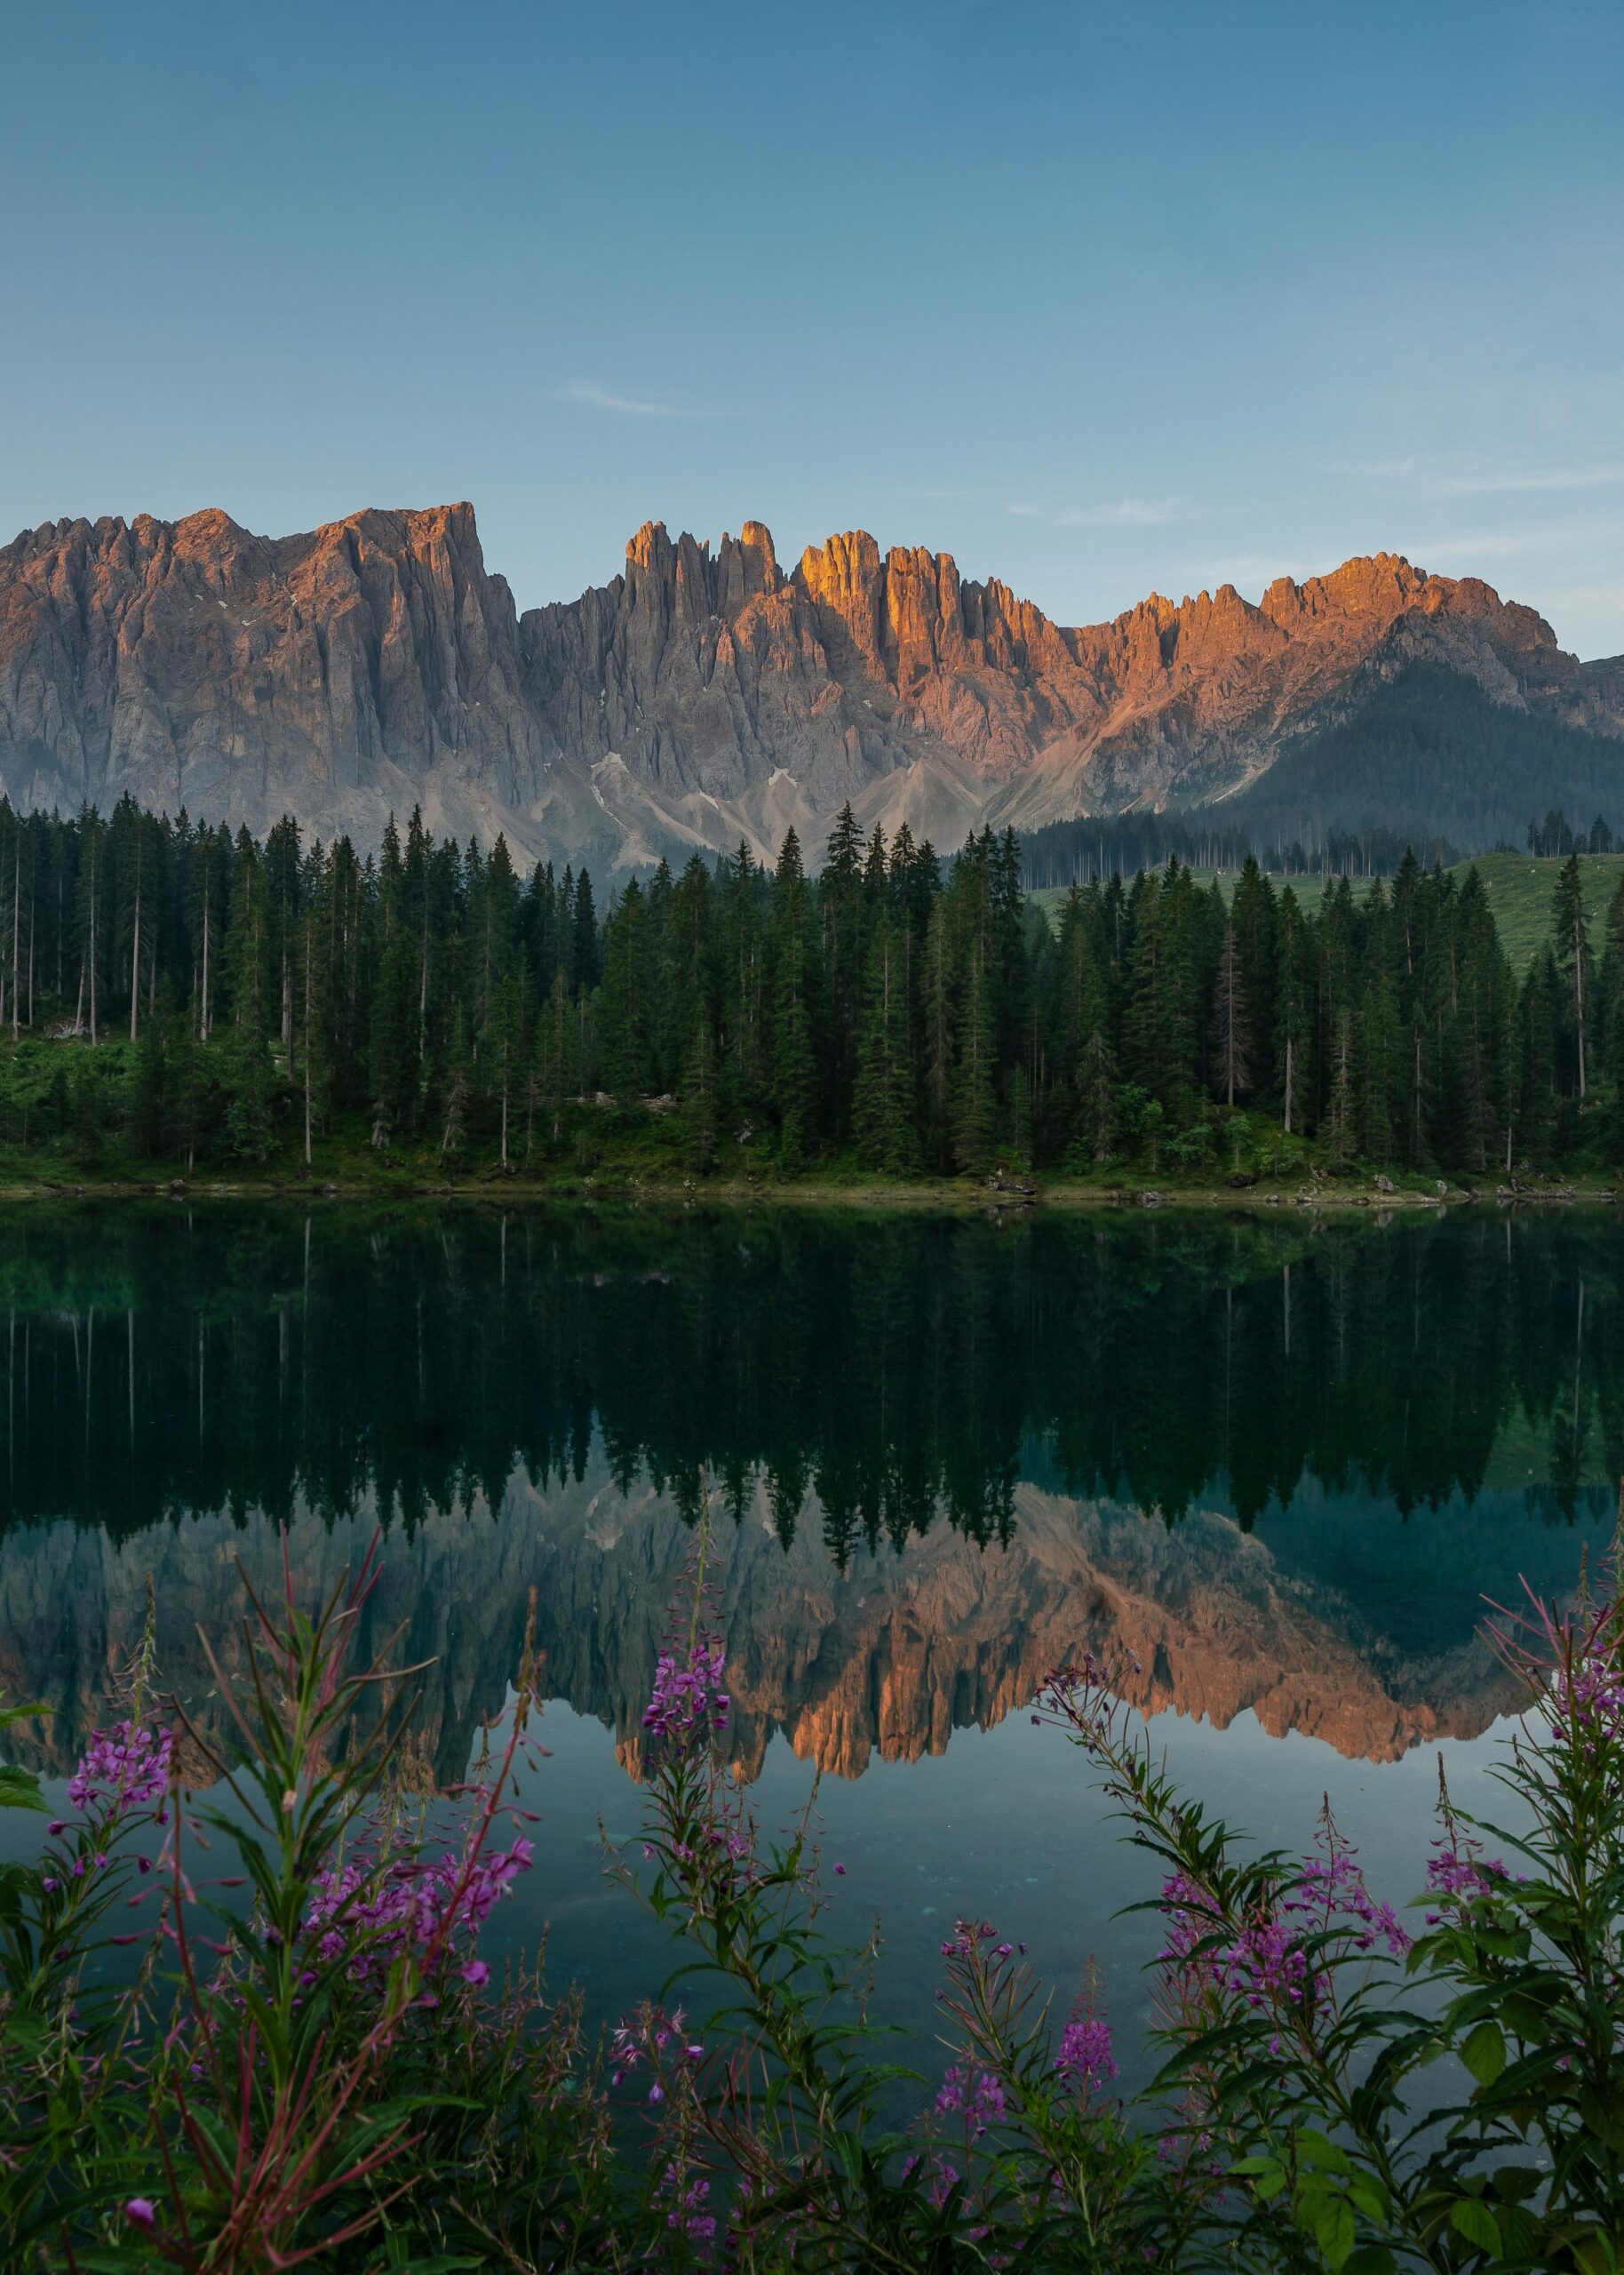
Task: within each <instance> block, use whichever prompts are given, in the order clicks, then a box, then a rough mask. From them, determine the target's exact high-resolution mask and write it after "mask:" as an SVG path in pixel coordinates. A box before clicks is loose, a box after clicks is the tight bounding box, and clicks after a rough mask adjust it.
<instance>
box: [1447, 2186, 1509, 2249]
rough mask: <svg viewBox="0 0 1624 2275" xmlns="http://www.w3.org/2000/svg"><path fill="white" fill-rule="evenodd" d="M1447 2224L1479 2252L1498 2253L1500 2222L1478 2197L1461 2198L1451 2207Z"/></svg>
mask: <svg viewBox="0 0 1624 2275" xmlns="http://www.w3.org/2000/svg"><path fill="white" fill-rule="evenodd" d="M1449 2224H1450V2226H1451V2227H1452V2228H1453V2230H1454V2231H1455V2233H1456V2234H1457V2235H1458V2236H1464V2237H1465V2239H1466V2240H1467V2242H1468V2243H1469V2244H1474V2245H1476V2247H1477V2249H1478V2250H1479V2251H1490V2252H1493V2253H1494V2254H1495V2255H1497V2256H1498V2255H1499V2252H1500V2222H1499V2221H1498V2220H1497V2219H1496V2218H1495V2217H1494V2215H1493V2212H1491V2211H1490V2209H1489V2207H1488V2206H1487V2205H1486V2204H1485V2203H1484V2202H1483V2201H1482V2199H1480V2198H1479V2197H1476V2196H1462V2197H1461V2198H1460V2199H1459V2200H1458V2201H1457V2202H1456V2203H1454V2204H1453V2205H1451V2207H1450V2211H1449Z"/></svg>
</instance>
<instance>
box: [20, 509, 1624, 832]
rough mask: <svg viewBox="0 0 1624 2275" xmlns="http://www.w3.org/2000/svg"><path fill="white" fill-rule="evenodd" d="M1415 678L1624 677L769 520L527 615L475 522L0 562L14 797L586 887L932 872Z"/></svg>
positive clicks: (1409, 628)
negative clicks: (374, 849) (387, 851)
mask: <svg viewBox="0 0 1624 2275" xmlns="http://www.w3.org/2000/svg"><path fill="white" fill-rule="evenodd" d="M1416 661H1421V662H1429V663H1432V664H1436V665H1440V666H1444V667H1447V668H1448V669H1449V670H1452V671H1453V672H1456V673H1460V674H1463V675H1466V676H1467V677H1469V679H1471V680H1472V681H1474V682H1475V683H1477V685H1479V686H1481V687H1482V688H1484V689H1485V690H1486V691H1487V692H1488V693H1489V694H1490V695H1491V696H1492V697H1493V698H1494V700H1495V701H1497V702H1499V703H1502V704H1506V705H1509V706H1512V707H1514V708H1532V709H1535V710H1539V711H1541V712H1543V713H1547V714H1550V715H1553V716H1556V717H1560V718H1562V719H1564V720H1566V721H1568V722H1571V723H1572V724H1574V725H1577V726H1580V727H1584V728H1588V729H1593V730H1599V731H1601V732H1604V733H1609V734H1620V733H1624V674H1620V672H1619V671H1618V670H1617V669H1616V668H1614V667H1602V666H1595V667H1581V666H1580V665H1578V664H1576V663H1575V661H1574V659H1572V657H1570V656H1567V655H1564V653H1563V652H1562V651H1560V650H1559V649H1558V648H1557V646H1556V641H1555V637H1554V635H1552V633H1551V630H1550V627H1548V625H1547V624H1546V623H1544V621H1543V620H1542V619H1540V617H1538V616H1537V615H1535V614H1534V612H1533V611H1532V610H1529V609H1526V608H1523V607H1519V606H1517V605H1515V604H1506V603H1501V600H1500V598H1499V596H1498V595H1496V594H1495V593H1494V592H1493V590H1492V589H1491V588H1490V587H1488V586H1486V585H1485V584H1482V583H1480V582H1478V581H1477V579H1459V580H1457V579H1449V578H1441V577H1429V576H1428V575H1427V574H1425V573H1424V572H1423V571H1419V570H1416V569H1413V568H1412V567H1411V565H1410V564H1409V563H1407V562H1405V561H1403V560H1401V559H1399V558H1397V556H1395V555H1386V554H1383V555H1375V556H1374V557H1373V558H1368V559H1361V560H1356V561H1350V562H1349V563H1345V564H1344V565H1343V567H1342V568H1341V569H1339V570H1337V571H1335V572H1334V573H1333V574H1332V575H1330V576H1327V577H1324V578H1316V579H1310V581H1309V582H1308V583H1306V584H1303V585H1301V586H1299V585H1297V584H1294V582H1293V581H1292V580H1291V579H1288V578H1286V579H1279V580H1278V582H1277V583H1275V584H1274V585H1271V586H1270V588H1269V590H1268V591H1267V592H1266V593H1265V594H1264V595H1263V596H1262V601H1261V602H1260V603H1258V604H1257V605H1256V606H1254V605H1252V604H1251V603H1247V602H1246V601H1243V600H1242V599H1241V598H1240V596H1239V595H1238V593H1236V592H1235V590H1234V588H1233V587H1230V586H1224V587H1221V588H1220V590H1219V591H1218V592H1217V593H1216V594H1214V595H1208V594H1206V593H1202V594H1200V595H1198V596H1197V597H1196V598H1194V599H1193V600H1192V599H1188V598H1187V599H1185V600H1183V601H1182V602H1180V603H1177V604H1176V605H1175V604H1174V603H1173V602H1171V601H1168V600H1164V599H1162V598H1161V597H1160V596H1159V595H1151V596H1150V598H1149V599H1147V600H1145V601H1143V602H1142V603H1140V604H1139V605H1138V606H1136V607H1135V608H1134V609H1131V610H1130V611H1128V612H1127V613H1126V615H1123V616H1120V617H1118V618H1117V619H1115V620H1114V621H1113V622H1112V623H1110V624H1105V625H1096V626H1091V627H1084V628H1081V629H1067V628H1064V627H1060V626H1057V625H1055V624H1052V623H1050V621H1049V620H1048V619H1047V617H1045V616H1044V615H1043V614H1042V612H1041V611H1039V610H1038V609H1036V608H1034V607H1032V606H1031V603H1027V602H1024V601H1021V600H1019V599H1017V598H1016V597H1015V595H1014V594H1013V593H1011V592H1010V591H1009V590H1008V588H1007V587H1006V586H1004V585H1002V584H1000V583H999V582H998V581H997V580H996V579H994V580H991V581H989V582H987V583H984V584H982V583H976V582H974V581H972V580H970V579H961V578H960V576H959V571H958V569H957V567H956V566H955V564H954V563H953V562H952V560H951V558H950V557H949V556H948V555H945V554H931V553H928V552H927V551H925V550H924V549H923V548H919V547H912V548H911V547H893V548H892V549H891V550H890V551H889V552H887V553H884V554H882V553H881V552H880V548H879V547H878V546H877V545H876V543H875V542H874V540H873V539H872V538H871V537H869V536H868V535H867V534H866V533H865V532H864V531H852V532H849V533H848V534H846V535H843V536H838V537H832V538H830V539H828V540H827V541H826V543H824V545H822V546H818V547H809V548H808V550H807V551H806V552H805V553H804V554H803V555H802V556H801V558H800V562H799V563H797V564H796V565H795V566H794V568H793V569H792V570H790V571H784V569H783V568H782V567H781V566H780V565H779V563H778V561H777V559H776V554H775V551H774V547H773V541H772V539H771V537H770V535H769V534H768V531H766V530H765V529H764V528H763V527H762V526H761V525H760V523H754V522H747V523H745V524H744V530H743V531H742V532H741V534H740V536H739V537H738V538H736V539H734V538H731V537H724V538H723V539H722V540H721V542H720V546H719V547H717V548H716V550H715V551H714V552H712V549H711V547H709V545H708V544H700V543H697V541H696V540H695V539H693V538H691V537H689V536H688V535H686V534H685V535H683V536H681V537H680V538H678V539H676V540H675V541H674V542H673V539H671V538H670V537H669V536H668V534H667V532H666V531H665V528H664V527H663V525H661V524H660V523H648V524H646V525H645V526H644V528H642V529H641V530H640V531H638V533H637V535H636V536H635V537H634V538H633V539H632V541H631V543H630V545H629V546H628V547H627V548H626V563H625V571H624V572H623V573H622V574H621V575H620V576H618V577H617V578H615V579H613V580H612V581H611V582H610V583H609V584H608V585H607V586H603V587H594V588H593V589H592V590H590V591H588V592H586V593H585V594H584V595H582V596H581V598H580V599H579V600H577V601H573V602H569V603H558V604H555V605H553V606H550V607H547V608H542V609H537V610H532V611H529V612H528V613H527V614H526V615H525V616H524V617H523V618H522V619H520V618H517V617H516V616H515V612H514V608H513V599H512V595H511V594H510V593H509V591H508V588H507V587H506V583H505V582H504V581H503V579H501V578H500V577H498V576H494V575H491V574H490V573H489V572H488V571H487V570H486V568H485V564H484V560H483V556H482V551H481V547H480V542H479V538H478V534H477V531H475V528H474V515H473V509H472V508H471V507H468V506H466V505H457V506H448V507H434V508H433V509H430V510H428V511H426V512H399V513H381V512H365V513H360V514H354V515H349V516H347V517H346V519H345V520H343V521H341V522H336V523H330V524H328V525H327V526H326V527H324V528H322V529H320V530H317V531H314V532H312V533H309V534H307V535H304V536H299V537H290V538H282V539H267V538H260V537H254V536H251V535H250V534H249V533H248V532H247V531H243V530H241V529H239V528H238V527H237V526H236V524H235V523H233V522H232V521H231V520H229V519H228V517H227V515H224V514H221V513H218V512H208V513H202V514H195V515H189V516H188V517H187V519H185V520H184V521H181V522H178V523H164V522H157V521H154V520H153V519H151V518H150V517H149V516H147V515H142V516H140V517H139V518H138V519H137V520H136V521H135V522H134V523H131V524H128V525H126V524H125V523H123V521H119V520H102V521H99V522H97V523H93V524H92V523H88V522H85V521H74V522H68V521H63V522H59V523H54V524H52V523H46V524H44V525H43V526H42V527H41V528H39V529H37V530H35V531H25V532H24V533H23V534H22V535H21V536H20V537H19V538H18V539H16V540H15V541H14V542H13V543H12V545H10V546H9V547H5V548H4V550H0V773H3V775H4V786H5V789H6V790H7V792H8V793H9V794H10V795H11V797H12V800H13V802H17V803H19V804H22V805H36V804H42V803H49V802H53V801H54V802H62V803H68V804H72V803H76V802H79V801H80V800H82V799H86V798H88V799H90V800H92V801H93V802H98V803H100V804H101V805H103V806H104V807H105V806H110V805H111V804H112V803H113V802H115V800H116V799H117V797H118V796H119V795H121V794H123V792H125V791H128V792H130V793H131V794H132V795H133V796H135V797H136V798H137V799H138V800H139V801H140V802H143V803H145V804H147V805H150V806H154V807H160V808H163V809H165V810H169V811H171V812H174V811H176V810H178V809H179V807H180V806H182V805H184V806H186V807H187V809H188V810H189V811H190V812H191V813H192V815H193V816H194V818H203V819H208V820H211V821H212V820H220V819H224V820H227V821H229V822H230V823H232V824H233V825H234V826H235V825H236V824H238V823H243V822H245V823H247V824H248V825H249V826H251V827H254V828H258V829H263V828H265V827H267V826H269V825H270V824H271V823H272V822H274V821H275V820H276V819H277V818H279V817H280V816H281V815H282V814H283V812H291V813H292V814H294V815H295V817H296V818H298V819H299V821H301V822H302V823H304V824H306V825H307V826H310V827H311V828H313V829H314V830H317V831H319V832H320V833H321V834H323V835H325V836H331V835H332V834H335V833H337V832H338V831H340V830H345V831H348V832H349V833H350V834H351V835H352V836H354V838H355V839H356V840H357V842H359V843H362V844H363V845H368V844H375V843H376V842H377V841H378V837H379V836H380V835H381V833H382V829H383V826H384V822H385V819H386V816H387V814H388V813H389V812H390V811H391V810H394V811H396V812H397V813H402V814H403V813H404V812H405V811H406V810H409V809H410V807H411V806H412V805H414V804H418V805H421V807H422V808H423V810H424V815H425V818H426V821H427V823H428V824H429V826H431V828H433V829H434V831H435V832H436V834H446V833H448V832H449V833H450V834H455V835H466V834H470V833H472V834H476V835H478V836H480V837H482V838H483V839H484V840H486V841H487V842H490V840H492V839H494V837H495V835H496V834H497V833H498V830H501V831H505V832H506V834H507V835H508V837H509V839H510V841H511V842H513V844H514V845H515V846H516V847H518V848H519V849H520V850H521V852H526V853H530V854H536V855H541V854H552V855H556V856H560V857H562V856H566V855H568V856H569V857H572V858H581V857H583V856H586V857H588V858H592V859H593V860H595V861H597V862H598V863H599V864H600V865H603V864H614V863H628V862H641V861H646V860H649V859H652V858H657V856H658V855H659V854H660V853H662V852H669V853H680V852H681V850H682V849H683V848H685V847H708V848H712V849H716V850H729V849H730V848H731V847H732V846H734V845H735V844H736V842H738V840H739V839H740V838H741V837H743V838H744V839H746V840H747V841H748V842H750V843H751V844H752V847H753V848H754V849H755V850H756V851H757V852H758V853H759V854H764V855H770V854H772V853H774V852H776V848H777V846H778V844H779V842H780V841H781V839H782V837H783V834H784V831H785V829H786V828H788V827H789V826H795V827H796V828H797V829H799V830H800V831H801V832H802V833H803V834H807V835H808V836H809V837H810V838H812V839H813V840H816V838H817V837H818V835H819V834H821V833H822V831H823V829H824V826H826V824H827V823H828V821H829V819H830V818H831V817H832V815H833V814H834V813H835V812H836V811H837V810H838V809H839V807H840V804H841V803H842V802H844V801H845V800H847V799H850V800H851V801H852V802H853V804H854V807H855V809H856V813H857V816H858V818H859V819H860V820H861V821H863V822H864V824H865V825H872V824H875V823H879V824H881V825H883V826H885V827H886V829H887V830H888V832H889V831H892V830H894V829H895V828H896V826H898V825H899V824H900V823H901V822H903V821H904V820H906V821H907V822H908V823H909V824H910V826H912V829H913V831H914V834H915V835H916V836H928V837H930V838H932V839H933V840H934V841H935V842H937V843H941V844H951V843H954V842H958V841H959V839H960V838H961V837H962V836H963V835H964V834H965V833H966V831H967V829H969V828H970V827H972V826H979V825H980V824H981V823H983V821H989V820H990V821H991V822H992V823H993V824H994V825H995V826H1002V825H1003V824H1005V823H1013V824H1014V825H1015V826H1037V825H1039V824H1041V823H1043V822H1047V821H1051V820H1055V819H1059V818H1065V817H1069V816H1071V815H1073V814H1076V813H1079V812H1096V811H1098V812H1109V811H1112V810H1117V809H1118V808H1120V807H1123V806H1126V805H1129V804H1132V803H1134V802H1159V801H1162V800H1164V799H1166V798H1169V797H1172V798H1174V799H1176V800H1178V801H1182V802H1190V801H1197V802H1198V801H1200V800H1202V799H1204V798H1207V797H1211V796H1214V795H1217V794H1223V793H1227V792H1230V791H1232V790H1234V789H1235V788H1237V787H1238V786H1244V785H1246V784H1248V783H1250V782H1253V781H1254V780H1255V779H1256V778H1258V777H1259V776H1260V775H1262V773H1264V772H1265V771H1266V770H1267V769H1268V767H1269V766H1270V762H1272V760H1273V759H1274V758H1275V756H1277V755H1278V754H1279V753H1280V752H1281V751H1282V749H1283V748H1284V747H1285V746H1286V744H1288V743H1289V742H1290V740H1291V739H1292V738H1293V737H1294V735H1296V734H1298V733H1299V732H1300V731H1301V730H1303V729H1304V728H1305V727H1306V726H1308V725H1309V724H1310V723H1312V722H1319V721H1322V720H1324V719H1326V718H1330V717H1333V716H1335V715H1336V714H1337V712H1338V708H1339V706H1345V704H1346V702H1347V700H1348V699H1349V696H1350V692H1351V690H1353V689H1354V688H1355V686H1356V684H1357V683H1360V681H1361V680H1362V678H1364V677H1367V676H1368V675H1371V674H1375V675H1390V674H1392V673H1393V672H1395V671H1397V669H1399V668H1400V667H1402V666H1403V665H1405V664H1406V663H1411V662H1416Z"/></svg>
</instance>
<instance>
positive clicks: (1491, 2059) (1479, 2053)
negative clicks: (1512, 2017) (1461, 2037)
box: [1461, 2022, 1506, 2086]
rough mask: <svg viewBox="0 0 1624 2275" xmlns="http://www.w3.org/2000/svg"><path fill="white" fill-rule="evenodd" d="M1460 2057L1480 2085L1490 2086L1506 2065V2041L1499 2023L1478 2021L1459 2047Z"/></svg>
mask: <svg viewBox="0 0 1624 2275" xmlns="http://www.w3.org/2000/svg"><path fill="white" fill-rule="evenodd" d="M1461 2060H1462V2062H1464V2063H1465V2064H1466V2066H1467V2068H1468V2069H1469V2071H1471V2073H1472V2075H1473V2077H1474V2078H1476V2079H1477V2082H1478V2084H1479V2085H1480V2086H1492V2085H1493V2082H1494V2080H1495V2079H1496V2078H1498V2077H1499V2075H1500V2073H1501V2071H1502V2070H1503V2069H1504V2068H1505V2066H1506V2041H1505V2040H1504V2039H1503V2038H1502V2037H1501V2034H1500V2025H1499V2024H1497V2023H1490V2022H1482V2023H1479V2024H1478V2025H1477V2029H1476V2030H1475V2031H1473V2032H1471V2033H1470V2034H1469V2037H1468V2039H1467V2041H1466V2043H1465V2045H1464V2046H1463V2047H1462V2048H1461Z"/></svg>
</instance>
